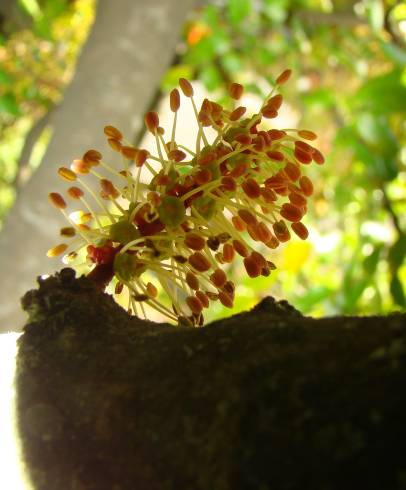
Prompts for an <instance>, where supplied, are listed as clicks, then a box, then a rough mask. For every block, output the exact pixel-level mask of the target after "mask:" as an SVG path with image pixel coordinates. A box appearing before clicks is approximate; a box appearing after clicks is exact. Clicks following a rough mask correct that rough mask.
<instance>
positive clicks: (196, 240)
mask: <svg viewBox="0 0 406 490" xmlns="http://www.w3.org/2000/svg"><path fill="white" fill-rule="evenodd" d="M184 243H185V245H186V246H187V247H188V248H190V249H191V250H202V249H203V248H204V246H205V245H206V240H205V239H204V238H203V237H201V236H199V235H196V233H187V235H186V237H185V242H184Z"/></svg>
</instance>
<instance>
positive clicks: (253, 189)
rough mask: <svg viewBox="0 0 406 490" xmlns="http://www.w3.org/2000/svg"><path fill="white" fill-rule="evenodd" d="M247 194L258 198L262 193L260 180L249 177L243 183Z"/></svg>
mask: <svg viewBox="0 0 406 490" xmlns="http://www.w3.org/2000/svg"><path fill="white" fill-rule="evenodd" d="M241 187H242V189H243V191H244V192H245V194H246V195H247V196H248V197H250V198H251V199H257V198H258V197H259V196H260V195H261V188H260V187H259V185H258V182H257V181H256V180H254V179H252V178H248V179H247V180H245V181H244V182H243V183H242V185H241Z"/></svg>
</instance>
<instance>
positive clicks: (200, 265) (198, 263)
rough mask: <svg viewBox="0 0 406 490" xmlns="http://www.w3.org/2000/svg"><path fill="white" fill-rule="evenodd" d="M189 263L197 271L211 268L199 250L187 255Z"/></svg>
mask: <svg viewBox="0 0 406 490" xmlns="http://www.w3.org/2000/svg"><path fill="white" fill-rule="evenodd" d="M189 263H190V265H191V266H192V267H193V268H194V269H196V270H197V271H199V272H205V271H208V270H209V269H210V268H211V264H210V262H209V260H208V259H207V258H206V257H205V256H204V255H203V254H202V253H200V252H195V253H193V254H192V255H191V256H190V257H189Z"/></svg>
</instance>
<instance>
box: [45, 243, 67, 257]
mask: <svg viewBox="0 0 406 490" xmlns="http://www.w3.org/2000/svg"><path fill="white" fill-rule="evenodd" d="M67 248H68V246H67V245H66V244H65V243H61V244H60V245H56V247H52V248H50V249H49V250H48V252H47V256H48V257H57V256H58V255H62V254H63V253H64V252H65V251H66V249H67Z"/></svg>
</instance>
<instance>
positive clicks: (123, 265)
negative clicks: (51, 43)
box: [48, 70, 324, 326]
mask: <svg viewBox="0 0 406 490" xmlns="http://www.w3.org/2000/svg"><path fill="white" fill-rule="evenodd" d="M290 74H291V71H290V70H285V71H284V72H283V73H282V74H280V75H279V76H278V77H277V78H276V86H275V88H274V89H273V90H272V92H271V94H270V95H269V96H268V97H266V99H265V101H264V103H263V104H262V107H260V108H259V110H258V113H256V114H253V115H247V112H246V108H245V107H244V106H243V105H237V101H238V103H239V100H240V99H241V97H242V96H243V92H244V87H243V86H242V85H241V84H238V83H232V84H231V85H230V86H229V98H230V104H229V107H228V108H225V107H223V106H221V105H219V104H217V103H216V102H214V101H210V100H208V99H205V100H204V101H203V103H202V104H201V107H200V110H199V109H198V107H197V105H196V103H195V100H194V95H195V94H194V90H193V86H192V84H191V83H190V82H189V81H188V80H186V79H183V78H182V79H180V80H179V88H180V90H178V89H176V88H175V89H173V90H172V92H171V94H170V109H171V111H172V113H173V124H172V128H171V131H169V132H167V133H166V132H165V131H164V129H163V128H162V127H161V126H160V125H159V117H158V114H157V113H156V112H153V111H150V112H148V113H147V114H146V115H145V125H146V128H147V130H148V131H150V132H151V133H152V134H153V135H154V136H155V140H156V155H153V154H150V153H149V152H148V151H147V150H145V149H142V148H135V147H134V146H132V145H131V144H130V143H128V142H127V141H125V139H124V136H123V134H122V133H121V132H120V131H119V130H118V129H117V128H115V127H114V126H106V127H105V128H104V133H105V135H106V138H107V140H108V143H109V145H110V147H111V148H112V149H113V150H114V151H116V152H118V153H120V154H121V156H122V159H123V167H122V168H118V169H117V168H115V167H113V166H111V165H109V164H107V163H106V162H105V161H104V160H103V156H102V154H101V153H100V152H99V151H97V150H94V149H91V150H88V151H87V152H86V153H85V154H84V155H83V156H82V157H81V158H79V159H76V160H74V161H73V162H72V165H71V166H70V168H67V167H60V168H59V170H58V174H59V176H60V177H61V178H62V179H63V180H65V181H67V182H69V183H72V182H75V185H74V186H71V187H69V188H68V189H67V192H66V197H67V198H70V200H69V202H68V203H67V202H66V201H65V198H64V197H63V196H62V195H61V194H58V193H55V192H51V193H50V194H49V200H50V202H51V204H53V205H54V206H55V207H56V208H57V209H59V210H60V211H61V212H62V213H63V214H64V216H65V217H66V219H67V220H68V222H69V227H64V228H62V229H61V231H60V235H61V236H62V237H63V238H64V241H66V243H61V244H58V245H56V246H54V247H52V248H51V249H50V250H48V256H50V257H55V256H57V255H62V254H65V255H64V262H65V263H69V264H71V263H72V261H73V262H74V263H75V264H78V265H79V263H80V260H82V263H83V262H85V263H86V264H87V265H88V266H89V267H90V269H91V270H90V271H89V277H91V278H93V279H94V280H95V281H96V282H97V280H98V279H97V278H98V277H102V279H101V280H100V285H101V287H105V285H106V281H107V282H108V281H113V289H114V294H115V295H117V296H118V295H121V294H122V292H123V290H124V289H125V288H126V289H127V290H128V293H129V294H128V298H129V300H128V311H129V312H131V313H134V314H136V315H140V316H144V317H146V315H147V309H148V308H153V309H155V310H157V311H159V312H160V313H162V314H164V315H166V317H167V318H168V319H170V320H172V321H175V322H176V321H177V322H178V323H179V324H181V325H197V326H198V325H202V324H203V321H204V320H203V311H204V309H205V308H208V307H209V305H210V302H211V301H220V302H221V303H222V304H223V305H224V306H226V307H228V308H231V307H232V306H233V302H234V294H235V286H234V283H233V282H232V281H231V280H230V279H229V278H228V277H227V270H224V265H225V264H229V263H231V262H233V261H234V260H242V261H243V263H244V267H245V269H246V272H247V274H248V275H249V276H250V277H258V276H260V275H263V276H268V275H269V274H270V273H271V271H272V270H274V269H275V266H274V264H273V263H272V262H270V261H268V260H266V258H265V257H264V256H263V255H262V254H260V253H259V252H258V251H256V250H255V249H254V248H253V246H255V243H256V242H260V243H262V244H264V245H265V246H267V247H268V248H270V249H274V248H277V247H278V246H279V245H280V243H281V242H286V241H288V240H289V239H290V237H291V234H290V231H289V228H290V230H291V231H292V232H293V233H295V234H296V235H297V236H298V237H299V238H301V239H303V240H304V239H306V238H307V236H308V230H307V228H306V226H305V225H304V224H303V223H302V219H303V216H304V215H305V214H306V212H307V199H308V198H309V197H310V196H311V195H312V193H313V184H312V182H311V180H310V179H309V177H307V176H306V175H304V173H303V169H304V168H305V167H306V166H308V165H309V164H310V163H312V162H315V163H316V164H318V165H321V164H322V163H323V162H324V157H323V155H322V154H321V153H320V151H319V150H318V149H316V148H314V147H313V146H312V145H311V144H310V143H309V142H312V141H313V140H314V139H316V137H317V136H316V134H315V133H314V132H312V131H310V130H308V129H300V130H294V129H282V130H281V129H276V128H272V129H268V130H266V129H264V128H262V127H261V121H262V118H268V120H269V119H274V118H276V117H277V115H278V111H279V109H280V106H281V104H282V103H283V97H282V95H281V94H279V93H276V90H277V88H278V87H279V86H280V85H283V84H284V83H286V82H287V80H288V78H289V77H290ZM182 97H183V98H186V102H187V103H191V104H192V106H193V110H194V113H195V117H196V142H195V147H194V148H190V149H189V148H186V147H184V146H182V145H180V144H178V143H177V141H176V124H177V117H178V111H179V108H180V106H181V98H182ZM188 99H189V100H188ZM268 124H269V123H268ZM207 127H211V128H212V129H214V130H215V131H216V132H217V136H216V137H215V139H214V140H213V141H209V140H208V139H207V136H206V134H205V128H207ZM304 140H306V141H304ZM96 167H97V168H96ZM143 172H147V173H148V172H149V173H150V174H151V179H150V183H149V184H144V183H143V181H142V180H141V174H142V173H143ZM88 173H90V174H93V175H94V176H95V177H96V178H97V179H98V180H99V188H98V189H97V190H96V189H93V188H91V187H90V186H89V185H88V184H87V183H86V180H85V179H84V178H83V176H84V175H86V174H88ZM77 203H81V204H82V205H83V208H84V209H81V210H79V211H78V210H75V212H70V213H68V210H67V208H68V206H69V205H70V204H77ZM65 239H69V240H70V243H69V244H68V243H67V242H68V240H65ZM72 265H74V264H72ZM98 268H100V270H101V271H102V270H103V271H105V270H108V271H109V274H107V276H106V274H105V273H103V274H98ZM106 278H107V279H106ZM165 296H166V298H165Z"/></svg>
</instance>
